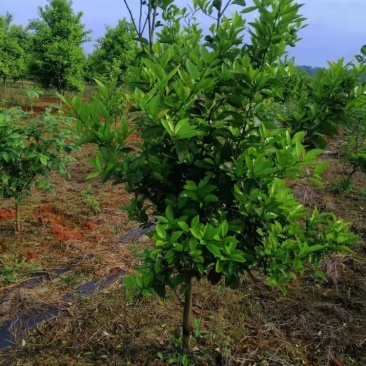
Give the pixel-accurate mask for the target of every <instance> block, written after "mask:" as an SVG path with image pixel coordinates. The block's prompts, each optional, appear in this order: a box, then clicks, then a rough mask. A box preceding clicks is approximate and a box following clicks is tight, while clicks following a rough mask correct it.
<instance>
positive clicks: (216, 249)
mask: <svg viewBox="0 0 366 366" xmlns="http://www.w3.org/2000/svg"><path fill="white" fill-rule="evenodd" d="M207 249H208V250H209V251H210V252H211V253H212V254H213V255H214V256H215V257H217V258H220V257H221V250H220V248H219V247H218V246H216V245H215V244H207Z"/></svg>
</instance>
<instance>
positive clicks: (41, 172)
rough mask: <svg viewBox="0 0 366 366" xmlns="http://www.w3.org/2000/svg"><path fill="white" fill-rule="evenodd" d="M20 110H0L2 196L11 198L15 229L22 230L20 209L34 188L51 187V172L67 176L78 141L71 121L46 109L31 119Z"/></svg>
mask: <svg viewBox="0 0 366 366" xmlns="http://www.w3.org/2000/svg"><path fill="white" fill-rule="evenodd" d="M29 117H30V114H29V113H27V112H23V111H22V109H21V108H13V109H0V145H1V152H0V195H2V197H3V198H12V199H14V201H15V208H16V230H17V231H20V230H21V225H20V215H19V206H20V204H21V202H22V199H23V198H24V197H27V196H30V193H31V187H32V186H33V185H35V186H36V187H38V188H41V189H47V188H50V186H51V185H50V182H49V181H48V180H47V178H49V175H50V172H51V171H57V172H59V173H60V174H64V175H68V172H67V166H68V163H69V162H71V161H73V158H72V157H70V156H69V152H71V151H72V150H73V148H74V145H73V144H70V143H67V142H65V141H66V140H67V139H71V138H75V137H76V135H75V133H74V132H72V131H71V128H70V123H71V121H70V120H69V119H66V118H57V117H55V116H54V115H52V113H51V109H47V110H46V111H45V112H44V113H43V114H42V115H39V116H37V117H36V118H31V119H29Z"/></svg>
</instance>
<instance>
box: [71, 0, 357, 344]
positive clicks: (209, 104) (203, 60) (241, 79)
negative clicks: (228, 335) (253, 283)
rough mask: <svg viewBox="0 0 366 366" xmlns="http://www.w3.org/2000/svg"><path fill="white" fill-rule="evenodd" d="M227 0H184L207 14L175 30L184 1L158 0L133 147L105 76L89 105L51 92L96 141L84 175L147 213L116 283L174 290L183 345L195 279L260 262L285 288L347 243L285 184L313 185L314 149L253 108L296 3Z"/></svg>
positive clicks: (259, 105)
mask: <svg viewBox="0 0 366 366" xmlns="http://www.w3.org/2000/svg"><path fill="white" fill-rule="evenodd" d="M229 3H235V4H236V5H237V6H238V7H239V9H240V10H241V12H240V13H238V12H234V13H233V14H232V16H231V17H225V16H224V15H223V14H222V10H223V9H224V5H223V4H222V2H221V1H216V0H215V1H205V0H202V1H198V0H196V1H193V4H192V8H193V10H194V11H203V12H205V13H207V14H209V15H211V16H213V14H214V13H215V12H216V13H217V16H216V19H217V21H216V22H215V23H214V24H213V26H212V27H211V28H210V34H209V35H207V36H205V37H204V36H203V34H204V31H203V30H202V29H201V28H200V26H199V24H197V23H196V21H195V20H194V19H193V18H190V26H189V27H184V28H182V26H181V25H180V22H179V20H181V19H182V17H183V18H184V17H185V16H186V14H187V10H186V9H183V10H180V9H179V8H177V6H175V5H174V4H171V5H170V6H167V7H166V8H165V9H164V13H163V14H162V18H163V19H166V20H167V22H166V25H165V26H164V27H162V28H161V30H160V33H157V40H156V42H154V44H153V45H152V47H151V53H149V52H148V51H147V50H146V49H145V50H144V52H143V53H142V54H141V55H140V57H141V58H140V64H138V65H137V66H136V71H135V74H134V75H135V78H133V80H130V85H131V86H134V87H135V91H134V93H132V95H131V96H130V101H131V103H132V104H133V106H134V108H135V112H132V114H131V120H132V121H134V122H132V123H134V124H135V125H137V126H138V130H137V132H138V133H139V135H140V141H138V142H136V144H134V146H131V144H129V143H128V142H127V141H128V140H126V138H127V136H128V134H129V132H130V131H129V123H128V122H127V121H126V120H124V119H121V120H120V126H119V127H120V128H119V129H117V130H116V129H115V127H114V125H113V124H112V119H111V118H110V117H109V112H108V107H106V106H107V105H108V100H110V99H111V98H112V96H113V92H112V91H111V90H110V88H109V87H108V86H104V85H102V84H100V85H99V94H98V95H97V96H95V98H94V99H93V100H92V101H91V102H89V103H84V102H82V99H81V98H80V97H75V98H74V99H73V100H69V101H67V100H65V102H66V103H67V104H68V105H69V107H70V108H71V109H72V111H73V112H72V113H73V114H74V115H75V116H76V117H77V118H78V123H77V128H78V130H79V132H82V133H83V134H84V138H83V140H82V142H84V143H85V142H88V143H96V144H97V145H98V146H99V147H100V149H99V152H98V154H97V156H96V158H95V159H94V160H93V161H92V163H93V165H94V167H95V168H96V171H95V173H94V174H92V176H93V177H95V176H97V175H98V174H99V175H101V176H102V179H103V180H104V181H106V180H114V181H115V183H124V184H125V186H126V189H127V190H128V191H129V192H131V193H133V194H134V198H133V199H132V201H131V205H130V206H128V207H126V209H127V210H128V211H129V213H130V217H131V218H133V219H135V220H139V221H141V222H143V223H147V222H148V220H149V214H150V215H151V213H154V215H155V217H156V220H157V225H156V228H155V229H154V230H153V232H152V236H153V238H154V240H155V243H156V246H155V248H154V249H152V250H148V249H146V250H145V251H144V253H142V254H141V259H142V264H141V265H140V266H139V267H138V268H137V271H138V272H139V274H138V275H136V276H130V277H127V278H126V279H125V286H126V287H127V288H128V289H129V290H130V293H131V294H136V293H141V294H142V295H150V294H158V295H159V296H161V297H164V296H165V295H166V293H167V290H168V289H173V290H174V291H177V292H180V294H182V295H183V296H184V297H185V302H184V311H183V344H184V346H185V347H189V344H190V331H191V329H190V328H191V306H192V293H193V292H192V291H193V286H194V283H195V281H196V280H200V279H201V278H203V277H207V278H208V279H209V280H210V281H211V282H212V283H213V284H216V283H218V282H219V281H220V280H222V281H224V283H225V284H226V285H227V286H230V287H232V288H237V287H239V286H240V283H241V278H242V276H243V275H244V274H245V273H246V272H251V271H260V272H262V273H264V274H265V275H266V276H267V283H268V284H270V285H276V286H279V287H280V288H281V290H282V291H285V287H284V285H285V284H286V283H287V282H288V281H290V280H292V279H294V278H296V276H297V275H298V274H303V273H304V269H305V264H306V263H307V264H310V265H312V266H314V267H316V265H317V263H318V260H319V258H321V256H322V255H325V254H327V253H329V252H332V251H338V250H348V249H347V247H346V244H348V243H351V242H353V241H354V240H355V236H354V235H352V234H350V233H349V232H348V225H347V224H346V223H344V222H342V221H341V220H338V219H337V218H336V217H335V216H334V215H332V214H328V213H320V212H319V211H318V210H317V209H315V210H314V212H310V213H309V212H308V211H307V210H306V209H305V208H304V207H303V206H302V205H301V204H300V203H299V202H298V201H296V200H295V198H294V196H293V192H292V190H291V189H290V188H288V187H287V184H286V182H287V180H288V179H297V178H300V177H301V178H302V179H308V180H309V181H311V182H313V183H319V182H320V175H321V173H322V171H323V170H324V169H325V167H326V166H325V164H323V163H317V162H316V160H317V157H318V156H319V154H320V153H321V150H319V149H315V150H314V149H308V148H307V147H306V146H304V145H303V141H304V139H305V137H306V133H305V132H298V133H296V134H294V133H293V132H292V131H291V130H290V129H288V128H283V127H280V125H279V124H278V125H274V124H273V123H271V124H267V123H265V122H263V121H261V120H260V118H259V116H260V115H261V114H263V112H265V110H266V108H267V107H268V105H269V104H270V103H269V102H270V100H271V99H273V98H281V97H282V96H283V83H282V82H281V78H282V75H283V73H284V70H283V69H282V68H283V63H282V62H281V61H280V58H281V57H282V56H283V55H284V53H285V51H286V48H287V47H288V46H294V45H295V44H296V42H297V41H298V36H297V33H298V31H299V30H300V29H301V28H302V26H303V25H302V24H303V21H304V18H302V17H301V16H300V15H299V9H300V7H301V6H300V5H298V4H296V3H295V2H294V1H292V0H278V1H271V0H255V1H254V4H255V5H254V6H253V7H249V8H248V7H245V2H244V1H235V2H234V1H233V2H229ZM226 5H227V4H226ZM226 5H225V6H226ZM229 5H230V4H229ZM250 11H257V12H258V17H257V19H256V20H255V21H254V22H251V23H249V28H248V32H249V35H250V41H249V42H248V43H245V42H244V34H245V30H246V22H245V19H244V18H243V15H242V14H245V13H247V12H250ZM174 20H175V21H174ZM110 121H111V122H110ZM309 167H310V168H311V169H309Z"/></svg>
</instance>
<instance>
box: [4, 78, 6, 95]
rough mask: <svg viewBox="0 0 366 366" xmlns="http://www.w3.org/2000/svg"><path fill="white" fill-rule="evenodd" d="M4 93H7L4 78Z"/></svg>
mask: <svg viewBox="0 0 366 366" xmlns="http://www.w3.org/2000/svg"><path fill="white" fill-rule="evenodd" d="M4 93H6V79H5V78H4Z"/></svg>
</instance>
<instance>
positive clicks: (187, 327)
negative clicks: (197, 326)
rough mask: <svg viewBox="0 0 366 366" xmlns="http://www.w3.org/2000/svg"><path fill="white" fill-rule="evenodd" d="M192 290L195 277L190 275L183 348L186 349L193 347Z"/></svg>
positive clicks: (186, 297) (184, 313)
mask: <svg viewBox="0 0 366 366" xmlns="http://www.w3.org/2000/svg"><path fill="white" fill-rule="evenodd" d="M192 291H193V277H190V278H189V281H188V290H187V292H186V293H185V295H184V310H183V348H185V349H190V347H191V329H192Z"/></svg>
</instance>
